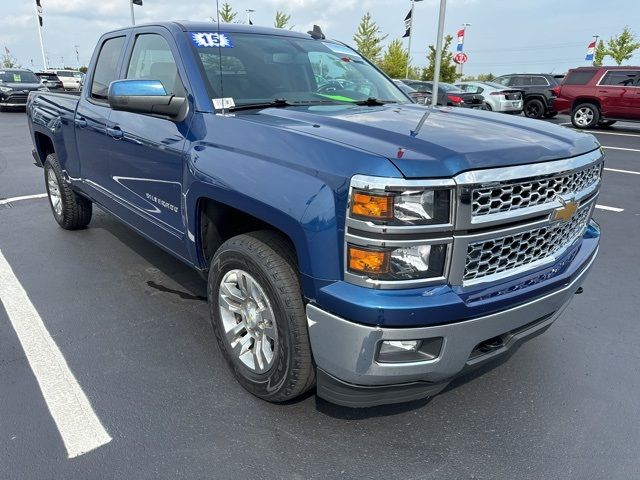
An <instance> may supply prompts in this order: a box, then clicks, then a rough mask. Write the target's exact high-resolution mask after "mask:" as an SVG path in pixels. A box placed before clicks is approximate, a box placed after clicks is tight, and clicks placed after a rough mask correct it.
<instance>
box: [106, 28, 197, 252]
mask: <svg viewBox="0 0 640 480" xmlns="http://www.w3.org/2000/svg"><path fill="white" fill-rule="evenodd" d="M142 32H143V33H139V34H137V35H136V37H135V39H134V43H133V48H132V50H131V54H130V55H129V61H128V64H125V69H124V72H123V75H124V78H127V79H147V80H159V81H160V82H162V84H163V86H164V87H165V90H166V92H167V93H168V94H174V95H177V96H186V93H185V87H184V84H183V82H182V80H181V78H180V75H179V73H178V68H177V64H176V61H175V57H174V55H173V53H172V51H171V48H170V46H169V43H168V41H167V40H166V39H165V38H164V37H163V36H162V35H160V34H158V33H151V32H149V33H144V32H145V31H144V30H143V31H142ZM190 118H191V117H190V116H189V115H188V116H187V118H186V119H185V120H183V121H179V122H177V121H173V120H171V119H169V118H164V117H160V116H152V115H144V114H139V113H131V112H122V111H115V110H114V111H113V112H112V113H111V116H110V118H109V121H110V123H111V124H112V129H113V130H111V131H110V135H111V139H112V147H111V149H110V153H109V173H110V176H111V179H110V180H111V187H110V188H111V190H112V191H113V194H114V195H115V196H116V197H117V198H118V199H119V201H120V203H121V204H122V206H123V207H124V208H125V209H127V210H128V212H126V215H125V216H126V217H128V218H131V214H134V215H137V216H139V217H142V218H143V219H145V220H148V221H149V222H140V226H141V228H140V229H141V230H143V231H145V233H148V234H150V235H153V236H154V237H156V239H158V238H157V236H158V235H157V231H158V230H159V229H161V230H164V231H165V232H166V233H167V234H169V236H175V237H179V238H183V235H184V232H185V230H186V228H185V212H184V205H183V200H182V199H183V196H182V193H183V191H182V181H183V169H184V148H185V141H186V140H185V139H186V135H187V131H188V123H189V119H190ZM148 223H151V224H153V225H148ZM146 227H149V228H146ZM176 240H177V239H176ZM161 243H165V244H168V243H173V241H171V240H170V239H169V240H168V241H163V242H161ZM178 243H179V242H178Z"/></svg>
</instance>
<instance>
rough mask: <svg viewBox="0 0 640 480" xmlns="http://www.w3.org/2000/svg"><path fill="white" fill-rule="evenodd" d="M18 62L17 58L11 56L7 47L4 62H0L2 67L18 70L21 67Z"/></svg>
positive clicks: (3, 57) (3, 56)
mask: <svg viewBox="0 0 640 480" xmlns="http://www.w3.org/2000/svg"><path fill="white" fill-rule="evenodd" d="M19 66H20V65H19V64H18V60H17V59H16V57H14V56H13V55H11V53H10V52H9V50H8V49H7V48H6V47H5V53H4V55H2V60H1V61H0V67H2V68H16V67H19Z"/></svg>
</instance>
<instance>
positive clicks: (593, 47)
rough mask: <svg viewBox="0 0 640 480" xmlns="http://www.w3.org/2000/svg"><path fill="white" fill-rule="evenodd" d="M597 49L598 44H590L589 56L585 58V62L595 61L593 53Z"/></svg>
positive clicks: (588, 48)
mask: <svg viewBox="0 0 640 480" xmlns="http://www.w3.org/2000/svg"><path fill="white" fill-rule="evenodd" d="M595 49H596V42H591V43H590V44H589V46H588V47H587V55H586V56H585V57H584V59H585V60H587V61H589V62H590V61H592V60H593V52H594V51H595Z"/></svg>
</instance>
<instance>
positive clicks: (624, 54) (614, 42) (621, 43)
mask: <svg viewBox="0 0 640 480" xmlns="http://www.w3.org/2000/svg"><path fill="white" fill-rule="evenodd" d="M638 48H640V42H638V40H637V39H636V36H635V35H634V34H633V32H632V31H631V29H630V28H629V27H624V30H622V33H621V34H620V35H617V36H615V37H611V38H610V39H609V41H608V42H607V55H609V56H610V57H611V58H613V60H614V61H615V62H616V64H618V65H621V64H622V62H624V61H625V60H629V59H630V58H631V56H632V55H633V52H635V51H636V50H637V49H638Z"/></svg>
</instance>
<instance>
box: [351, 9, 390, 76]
mask: <svg viewBox="0 0 640 480" xmlns="http://www.w3.org/2000/svg"><path fill="white" fill-rule="evenodd" d="M386 38H387V35H382V34H381V30H380V27H378V25H377V24H376V22H374V21H373V20H372V19H371V14H370V13H369V12H367V13H365V14H364V16H363V17H362V19H360V25H358V31H357V32H356V34H355V35H354V36H353V40H354V41H355V42H356V49H357V50H358V52H360V53H361V54H362V55H363V56H365V57H366V58H368V59H369V60H371V61H372V62H373V63H376V64H377V63H378V62H379V61H380V53H382V42H384V40H385V39H386Z"/></svg>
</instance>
